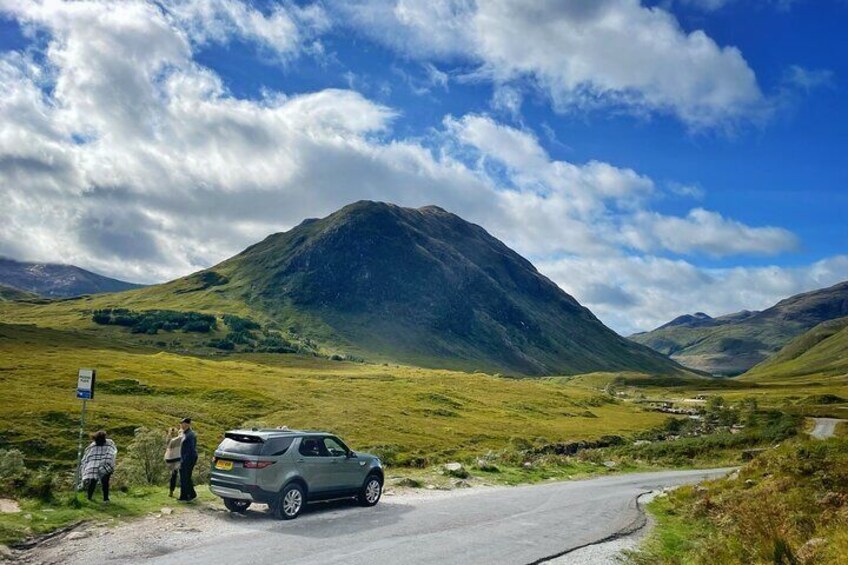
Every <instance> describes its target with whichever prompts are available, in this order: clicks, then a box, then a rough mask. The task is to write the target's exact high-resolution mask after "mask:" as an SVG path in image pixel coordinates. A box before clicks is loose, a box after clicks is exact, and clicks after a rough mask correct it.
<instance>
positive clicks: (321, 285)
mask: <svg viewBox="0 0 848 565" xmlns="http://www.w3.org/2000/svg"><path fill="white" fill-rule="evenodd" d="M73 308H76V309H77V311H75V312H72V311H71V309H73ZM102 308H125V309H130V310H133V311H141V310H153V309H159V310H182V311H194V312H198V313H204V312H205V313H214V314H218V315H223V314H235V315H238V316H241V317H249V318H251V322H255V323H257V324H259V325H261V329H254V330H249V329H248V330H247V332H248V334H251V335H248V334H246V333H244V332H241V333H239V332H238V331H236V330H233V329H232V328H233V326H231V325H230V323H229V322H227V326H228V327H230V329H231V331H233V333H234V334H238V335H234V336H231V337H232V338H233V339H234V342H233V343H234V344H235V345H234V346H233V347H230V345H229V344H224V345H226V349H229V350H232V349H233V348H234V349H235V350H236V351H242V350H244V349H245V348H246V346H244V345H241V344H243V343H244V342H245V341H251V344H253V343H254V342H257V341H258V342H261V344H260V345H261V348H262V350H266V349H267V347H268V346H267V343H268V340H269V339H270V340H271V341H272V342H273V341H274V340H277V341H279V340H283V341H284V343H282V344H281V347H286V346H290V345H291V344H296V347H295V348H296V349H297V350H299V351H302V350H303V349H304V348H309V347H312V348H314V349H313V350H317V351H319V352H321V353H325V354H326V353H338V354H345V355H349V356H353V357H361V358H365V359H367V360H369V361H377V362H398V363H404V364H410V365H416V366H421V367H432V368H450V369H461V370H481V371H489V372H500V373H505V374H513V375H550V374H574V373H585V372H590V371H625V370H626V371H643V372H649V373H662V374H677V373H681V372H685V370H684V369H683V368H682V367H680V366H679V365H677V364H676V363H674V362H672V361H670V360H669V359H668V358H666V357H665V356H663V355H660V354H658V353H656V352H654V351H652V350H651V349H649V348H647V347H644V346H642V345H639V344H636V343H634V342H631V341H629V340H626V339H624V338H622V337H620V336H619V335H618V334H616V333H615V332H613V331H612V330H610V329H609V328H607V327H606V326H604V325H603V324H602V323H601V322H600V321H599V320H598V319H597V318H596V317H595V316H594V315H593V314H592V313H591V312H590V311H589V310H588V309H586V308H584V307H583V306H581V305H580V304H579V303H578V302H577V301H576V300H575V299H574V298H572V297H571V296H569V295H568V294H566V293H565V292H563V291H562V290H561V289H560V288H559V287H558V286H557V285H556V284H554V283H553V282H552V281H550V280H549V279H547V278H546V277H544V276H542V275H541V274H540V273H539V272H538V271H537V270H536V269H535V267H533V265H532V264H530V262H528V261H527V260H525V259H524V258H522V257H521V256H519V255H518V254H517V253H515V252H514V251H512V250H511V249H509V248H508V247H507V246H506V245H504V244H503V243H501V242H500V241H498V240H497V239H495V238H494V237H492V236H491V235H489V234H488V233H487V232H486V231H485V230H484V229H483V228H481V227H480V226H477V225H474V224H471V223H469V222H467V221H465V220H463V219H462V218H460V217H458V216H456V215H454V214H451V213H448V212H446V211H445V210H442V209H441V208H437V207H435V206H428V207H425V208H419V209H409V208H401V207H399V206H394V205H391V204H383V203H376V202H357V203H355V204H351V205H349V206H346V207H345V208H343V209H341V210H339V211H337V212H335V213H334V214H331V215H330V216H328V217H326V218H322V219H310V220H306V221H304V222H303V223H301V224H300V225H298V226H297V227H295V228H293V229H291V230H290V231H287V232H285V233H277V234H274V235H271V236H269V237H268V238H266V239H265V240H264V241H261V242H260V243H257V244H255V245H253V246H251V247H249V248H248V249H246V250H244V251H243V252H242V253H239V254H238V255H236V256H234V257H232V258H230V259H228V260H226V261H224V262H222V263H220V264H218V265H216V266H214V267H212V268H210V269H206V270H204V271H200V272H198V273H194V274H192V275H189V276H187V277H184V278H181V279H177V280H175V281H171V282H169V283H165V284H162V285H157V286H152V287H147V288H144V289H140V290H135V291H131V292H127V293H120V294H115V295H107V296H102V297H93V298H91V299H89V300H87V301H85V303H84V304H73V303H62V304H59V305H55V306H53V307H52V309H50V310H49V311H48V310H45V309H42V310H43V312H41V313H40V314H38V315H39V316H41V319H46V318H48V316H49V317H50V319H51V320H57V321H55V322H50V323H59V321H63V322H62V323H65V322H64V321H65V320H66V321H67V323H68V324H71V323H78V322H75V321H74V320H79V319H80V318H81V315H80V312H82V311H83V309H85V311H87V312H89V314H88V319H91V314H90V312H91V311H92V310H96V309H102ZM35 310H38V308H37V307H36V308H35ZM39 312H40V311H39ZM33 315H35V314H33ZM15 316H17V318H18V319H26V318H25V317H24V316H25V314H22V313H21V312H17V313H16V314H15ZM83 316H84V314H83ZM124 317H125V316H124ZM29 319H31V320H32V321H35V319H34V318H29ZM98 319H99V320H100V321H99V322H98V323H107V324H108V323H113V324H119V323H124V322H119V321H111V318H110V316H109V315H101V316H100V317H99V318H98ZM116 320H117V318H116ZM230 320H232V317H230ZM155 322H156V321H155V320H151V321H150V322H147V321H145V322H143V323H142V325H137V326H136V327H134V328H133V330H134V331H136V332H137V334H141V333H145V332H148V330H149V331H150V332H151V333H156V331H157V330H156V329H155V328H153V327H152V326H150V325H144V324H152V323H155ZM126 323H135V322H132V321H131V320H130V321H127V322H126ZM180 323H182V322H180ZM237 324H238V325H239V326H240V327H242V328H246V326H245V324H244V323H243V322H237ZM92 326H93V324H92ZM217 328H218V329H216V330H215V331H216V332H221V331H223V329H222V327H221V326H220V324H219V325H218V326H217ZM207 329H208V328H207ZM251 332H252V333H251ZM260 334H261V335H260ZM216 338H217V334H216ZM154 339H155V340H159V341H161V339H164V338H160V337H159V336H157V337H156V338H154ZM189 339H191V336H189V335H188V334H183V337H180V340H181V341H182V343H183V345H185V344H186V340H189ZM207 340H208V338H207ZM251 347H253V345H251ZM222 348H223V347H222ZM254 350H260V349H259V347H256V348H255V349H254ZM307 350H308V349H307Z"/></svg>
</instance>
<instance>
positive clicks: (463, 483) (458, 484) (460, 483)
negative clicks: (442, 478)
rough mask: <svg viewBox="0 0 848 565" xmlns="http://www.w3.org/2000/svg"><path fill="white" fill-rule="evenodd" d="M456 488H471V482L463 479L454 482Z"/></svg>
mask: <svg viewBox="0 0 848 565" xmlns="http://www.w3.org/2000/svg"><path fill="white" fill-rule="evenodd" d="M453 487H454V488H471V483H469V482H468V481H463V480H462V479H460V480H458V481H454V482H453Z"/></svg>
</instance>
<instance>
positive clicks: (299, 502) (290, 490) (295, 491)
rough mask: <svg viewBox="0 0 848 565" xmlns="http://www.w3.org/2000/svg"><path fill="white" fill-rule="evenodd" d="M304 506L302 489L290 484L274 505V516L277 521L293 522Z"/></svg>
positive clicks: (304, 498) (297, 485)
mask: <svg viewBox="0 0 848 565" xmlns="http://www.w3.org/2000/svg"><path fill="white" fill-rule="evenodd" d="M305 504H306V495H305V493H304V492H303V487H301V486H300V485H299V484H297V483H292V484H290V485H288V486H286V488H284V489H283V492H282V493H280V498H279V499H278V500H277V502H276V504H275V505H274V516H275V517H276V518H277V519H279V520H293V519H295V518H297V517H298V515H299V514H300V512H301V511H302V510H303V507H304V505H305Z"/></svg>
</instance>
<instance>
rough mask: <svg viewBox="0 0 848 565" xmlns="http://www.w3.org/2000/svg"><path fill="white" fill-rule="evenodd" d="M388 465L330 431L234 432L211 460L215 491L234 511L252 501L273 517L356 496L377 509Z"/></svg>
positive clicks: (285, 517) (285, 516)
mask: <svg viewBox="0 0 848 565" xmlns="http://www.w3.org/2000/svg"><path fill="white" fill-rule="evenodd" d="M383 478H384V477H383V466H382V464H381V463H380V460H379V459H378V458H377V457H375V456H373V455H369V454H367V453H356V452H354V451H352V450H351V449H350V448H349V447H348V446H347V445H345V443H344V442H343V441H342V440H341V439H339V438H338V437H337V436H334V435H333V434H330V433H325V432H304V431H298V430H288V429H251V430H233V431H229V432H227V433H226V434H224V440H223V441H222V442H221V444H220V445H219V446H218V448H217V449H216V450H215V456H214V458H213V459H212V475H211V478H210V490H211V491H212V492H213V493H214V494H216V495H218V496H220V497H221V498H223V499H224V505H225V506H226V507H227V509H228V510H230V511H231V512H244V511H245V510H247V509H248V507H249V506H250V505H251V503H253V502H259V503H264V504H268V506H269V507H270V509H271V511H272V512H273V514H274V516H275V517H277V518H279V519H283V520H291V519H293V518H296V517H297V516H298V515H299V514H300V512H301V511H302V510H303V507H304V506H305V505H306V503H307V502H311V501H316V500H329V499H335V498H348V497H350V498H352V497H356V498H357V499H358V500H359V503H360V504H362V505H363V506H374V505H375V504H377V502H378V501H379V500H380V496H381V495H382V492H383Z"/></svg>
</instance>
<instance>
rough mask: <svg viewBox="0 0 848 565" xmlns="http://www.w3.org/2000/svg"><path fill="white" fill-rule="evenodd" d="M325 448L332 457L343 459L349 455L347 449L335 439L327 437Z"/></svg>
mask: <svg viewBox="0 0 848 565" xmlns="http://www.w3.org/2000/svg"><path fill="white" fill-rule="evenodd" d="M324 447H325V448H326V449H327V453H328V454H329V455H330V457H341V456H343V455H347V449H345V448H344V446H343V445H342V444H341V443H339V442H338V441H336V439H335V438H331V437H325V438H324Z"/></svg>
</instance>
